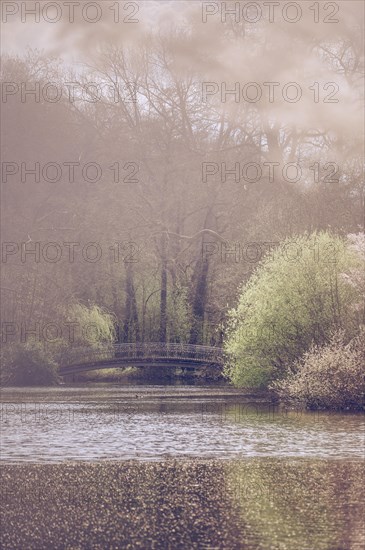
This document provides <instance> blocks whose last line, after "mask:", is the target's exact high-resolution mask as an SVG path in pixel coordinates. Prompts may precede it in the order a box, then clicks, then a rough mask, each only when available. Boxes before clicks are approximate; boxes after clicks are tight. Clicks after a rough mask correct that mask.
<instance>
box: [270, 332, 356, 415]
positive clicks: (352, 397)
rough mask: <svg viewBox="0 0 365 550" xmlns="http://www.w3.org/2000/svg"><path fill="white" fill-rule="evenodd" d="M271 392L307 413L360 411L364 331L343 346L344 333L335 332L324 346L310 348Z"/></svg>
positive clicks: (277, 382)
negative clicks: (290, 372) (306, 409)
mask: <svg viewBox="0 0 365 550" xmlns="http://www.w3.org/2000/svg"><path fill="white" fill-rule="evenodd" d="M271 389H273V390H274V391H275V392H276V393H277V394H278V395H279V397H280V398H281V399H282V400H283V401H284V402H287V403H289V404H293V403H295V404H299V403H301V404H303V405H304V406H306V407H307V408H309V409H342V410H346V409H348V410H349V409H351V410H354V409H355V410H356V409H357V410H359V409H364V408H365V331H364V330H361V331H360V334H359V335H358V336H357V337H356V338H353V339H352V340H351V341H350V342H349V343H347V344H345V335H344V332H343V331H337V332H335V333H334V335H333V336H332V338H331V340H330V342H329V343H328V344H326V345H324V346H322V347H321V346H317V345H313V346H312V347H311V348H310V350H309V351H308V352H306V353H305V354H304V355H303V357H302V358H301V359H300V360H299V361H297V362H296V363H295V364H294V366H293V372H292V374H291V375H290V376H289V377H288V378H286V379H285V380H280V381H276V382H273V383H272V384H271Z"/></svg>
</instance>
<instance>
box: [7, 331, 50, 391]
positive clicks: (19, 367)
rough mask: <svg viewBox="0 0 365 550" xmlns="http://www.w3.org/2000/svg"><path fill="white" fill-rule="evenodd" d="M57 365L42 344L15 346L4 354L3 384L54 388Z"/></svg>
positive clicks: (31, 343) (32, 343) (29, 342)
mask: <svg viewBox="0 0 365 550" xmlns="http://www.w3.org/2000/svg"><path fill="white" fill-rule="evenodd" d="M57 380H58V376H57V364H56V362H55V361H54V359H53V355H52V354H51V353H50V352H49V351H46V350H45V348H44V346H43V345H42V344H41V342H36V341H34V340H30V341H28V342H26V343H19V344H13V345H12V346H9V347H8V348H7V349H6V351H5V352H4V353H3V354H2V368H1V382H2V383H3V384H6V385H9V386H52V385H54V384H56V383H57Z"/></svg>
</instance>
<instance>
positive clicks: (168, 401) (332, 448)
mask: <svg viewBox="0 0 365 550" xmlns="http://www.w3.org/2000/svg"><path fill="white" fill-rule="evenodd" d="M1 401H2V403H1V416H0V422H1V440H0V442H1V460H2V461H3V462H6V463H19V462H40V463H44V462H52V463H56V462H63V461H65V460H71V461H75V460H83V461H96V460H128V459H135V458H137V459H139V460H160V459H164V458H169V457H171V458H184V457H192V458H194V457H197V458H219V459H239V458H249V457H252V458H254V457H281V458H284V457H287V458H290V457H301V458H331V459H363V458H364V442H365V422H364V416H363V415H362V414H335V413H327V412H322V413H318V412H316V413H314V412H305V411H285V410H280V409H279V408H278V407H276V406H274V405H272V404H270V403H267V402H266V403H265V402H263V401H262V399H261V400H260V399H257V398H254V397H249V396H242V394H241V393H240V392H238V391H237V390H233V389H230V388H211V387H204V386H193V387H192V386H183V387H174V386H157V385H156V386H153V385H152V386H139V385H131V386H110V385H109V386H108V385H106V386H85V387H61V388H59V387H58V388H32V389H30V388H16V389H15V388H7V389H4V390H2V392H1Z"/></svg>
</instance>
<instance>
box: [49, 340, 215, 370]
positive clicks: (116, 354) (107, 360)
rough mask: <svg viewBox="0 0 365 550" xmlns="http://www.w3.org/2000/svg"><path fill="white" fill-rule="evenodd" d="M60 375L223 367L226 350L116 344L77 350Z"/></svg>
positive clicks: (67, 357) (70, 352)
mask: <svg viewBox="0 0 365 550" xmlns="http://www.w3.org/2000/svg"><path fill="white" fill-rule="evenodd" d="M61 364H62V366H61V367H60V369H59V371H58V372H59V375H60V376H67V375H69V374H77V373H79V372H85V371H89V370H101V369H110V368H123V367H125V366H133V367H171V368H175V367H183V368H188V369H195V368H198V367H201V366H211V367H222V366H223V349H222V348H219V347H215V346H199V345H193V344H170V343H162V342H154V343H151V342H150V343H143V344H142V343H137V344H129V343H123V344H114V345H109V346H105V347H102V348H99V349H91V348H73V349H70V350H68V351H67V353H66V354H65V356H64V357H63V358H62V361H61Z"/></svg>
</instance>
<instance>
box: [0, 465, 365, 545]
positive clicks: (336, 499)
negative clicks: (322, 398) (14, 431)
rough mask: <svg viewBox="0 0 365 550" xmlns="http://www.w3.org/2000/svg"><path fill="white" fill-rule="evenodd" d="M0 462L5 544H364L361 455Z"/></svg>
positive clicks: (364, 474)
mask: <svg viewBox="0 0 365 550" xmlns="http://www.w3.org/2000/svg"><path fill="white" fill-rule="evenodd" d="M0 472H1V515H2V522H1V523H2V534H1V547H2V548H3V549H4V550H10V549H11V550H16V549H23V548H27V549H29V550H33V549H34V550H43V549H44V550H46V549H47V550H48V549H49V548H52V549H54V550H61V549H66V548H67V549H70V548H72V549H75V550H76V549H79V550H81V549H86V548H87V549H100V550H101V549H105V548H115V549H117V548H118V549H119V548H123V549H134V548H141V549H144V550H145V549H146V550H147V549H160V548H161V549H174V550H175V549H180V548H181V549H183V548H184V549H186V550H189V549H201V548H217V549H230V550H231V549H232V550H233V549H241V548H242V549H243V548H245V549H251V548H252V549H268V548H285V549H287V550H292V549H293V550H294V549H295V550H297V548H303V549H305V548H307V549H309V548H316V549H317V550H328V549H329V548H338V549H346V550H360V549H361V548H363V547H364V544H365V534H364V528H363V527H364V523H363V517H365V504H364V502H363V499H362V496H361V495H362V490H361V487H363V484H364V480H365V465H364V463H363V462H362V461H358V460H355V461H354V460H351V461H343V460H318V459H306V460H303V459H297V458H295V459H247V460H229V461H228V460H201V459H197V460H191V459H183V460H164V461H156V462H138V461H124V462H95V463H85V462H80V463H62V464H55V465H50V464H43V465H42V464H27V465H24V464H22V465H3V466H1V469H0Z"/></svg>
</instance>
